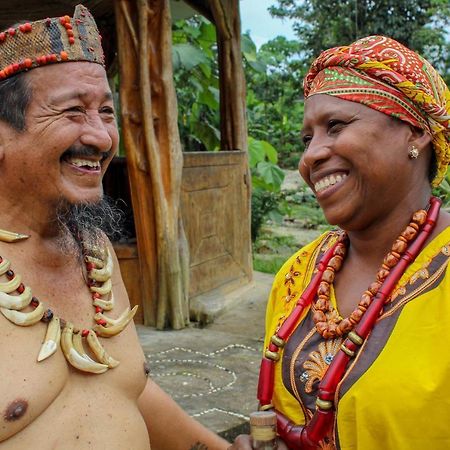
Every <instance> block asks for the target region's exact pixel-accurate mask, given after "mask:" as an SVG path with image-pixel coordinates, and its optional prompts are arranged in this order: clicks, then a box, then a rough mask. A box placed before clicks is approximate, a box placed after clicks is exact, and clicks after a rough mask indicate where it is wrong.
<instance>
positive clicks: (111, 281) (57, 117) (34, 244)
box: [0, 5, 226, 450]
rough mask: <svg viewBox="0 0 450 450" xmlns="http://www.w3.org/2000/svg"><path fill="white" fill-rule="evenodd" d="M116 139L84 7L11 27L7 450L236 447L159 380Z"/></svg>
mask: <svg viewBox="0 0 450 450" xmlns="http://www.w3.org/2000/svg"><path fill="white" fill-rule="evenodd" d="M117 148H118V131H117V124H116V118H115V111H114V104H113V101H112V95H111V91H110V89H109V86H108V82H107V78H106V72H105V69H104V58H103V51H102V47H101V44H100V35H99V33H98V30H97V27H96V24H95V22H94V19H93V18H92V16H91V15H90V13H89V11H88V10H87V9H86V8H84V7H83V6H81V5H79V6H77V7H76V8H75V12H74V15H73V17H70V16H63V17H57V18H48V19H44V20H40V21H36V22H32V23H29V22H26V23H21V24H18V25H15V26H12V27H11V28H9V29H8V30H6V31H4V32H1V33H0V174H1V183H0V206H1V211H2V214H1V219H0V228H1V230H0V255H1V257H0V312H1V315H0V361H1V364H0V378H1V380H2V381H1V383H0V411H1V416H0V422H1V426H0V446H1V447H2V449H5V450H7V449H30V448H35V449H50V448H58V449H64V450H68V449H75V448H77V449H79V448H83V449H84V448H94V449H100V448H108V449H124V448H131V449H133V450H138V449H139V450H141V449H142V450H144V449H149V448H150V442H149V441H150V440H151V442H152V448H153V449H158V448H159V449H168V448H170V449H188V448H216V449H223V448H226V443H225V441H223V440H222V439H220V438H219V437H217V436H216V435H214V434H213V433H212V432H210V431H208V430H206V429H205V428H203V427H202V426H201V425H200V424H198V423H197V422H195V421H194V420H193V419H191V418H189V417H188V416H187V415H186V414H185V413H184V412H183V411H182V410H181V409H180V408H179V407H178V406H177V405H176V404H175V403H174V402H173V401H172V400H171V399H170V398H169V397H168V396H167V395H166V394H164V393H163V392H162V391H161V390H160V389H159V388H158V387H157V386H156V385H155V384H154V383H152V382H151V381H149V380H148V377H147V371H146V370H145V364H144V361H145V359H144V355H143V353H142V350H141V347H140V345H139V341H138V338H137V335H136V330H135V328H134V325H133V323H132V318H133V316H134V314H135V311H136V309H135V308H133V309H132V310H130V308H129V302H128V297H127V294H126V291H125V287H124V284H123V281H122V279H121V277H120V272H119V270H118V264H117V259H116V256H115V254H114V251H113V249H112V247H111V244H110V243H109V241H108V238H107V237H106V234H108V233H114V232H117V227H116V225H115V219H116V216H117V213H116V212H115V210H114V208H113V207H111V206H109V205H108V204H107V203H106V202H105V201H104V199H103V193H102V185H101V180H102V176H103V174H104V173H105V170H106V169H107V167H108V165H109V163H110V161H111V159H112V158H113V156H114V154H115V152H116V151H117ZM173 426H175V427H176V430H177V432H171V430H170V429H171V427H173ZM149 438H150V439H149Z"/></svg>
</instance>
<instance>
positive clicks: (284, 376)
mask: <svg viewBox="0 0 450 450" xmlns="http://www.w3.org/2000/svg"><path fill="white" fill-rule="evenodd" d="M334 239H335V233H333V232H330V233H327V234H325V235H323V236H321V237H320V238H319V239H317V240H316V241H314V242H312V243H311V244H309V245H307V246H306V247H304V248H303V249H301V250H300V251H298V252H297V253H296V254H295V255H293V256H292V257H291V258H290V259H289V260H288V261H287V262H286V263H285V264H284V266H283V267H282V268H281V270H280V272H279V273H278V274H277V276H276V278H275V282H274V285H273V288H272V292H271V295H270V298H269V303H268V307H267V316H266V342H265V347H267V346H268V340H269V338H270V336H272V335H273V334H274V333H275V330H276V328H277V326H279V325H280V324H281V323H282V322H283V320H284V318H285V317H287V316H288V315H289V313H290V311H291V310H292V309H293V307H294V306H295V301H296V299H298V297H299V295H300V294H301V292H302V291H303V290H304V289H305V287H306V286H307V285H308V282H309V281H310V279H311V276H312V273H313V271H314V268H315V265H316V264H317V262H318V259H319V258H320V256H321V254H322V253H323V251H325V249H326V248H327V246H329V244H330V242H332V241H333V240H334ZM449 257H450V228H447V229H446V230H444V231H443V232H441V233H440V234H439V235H438V236H437V237H436V238H435V239H434V240H433V241H431V242H430V243H428V245H427V246H426V247H425V248H424V249H423V250H422V252H421V253H420V254H419V256H418V257H417V258H416V260H415V261H414V263H413V264H411V266H410V267H409V268H408V270H407V271H406V272H405V273H404V274H403V276H402V278H401V279H400V281H399V283H398V285H397V287H396V289H395V290H394V292H393V294H392V296H391V298H390V301H389V302H388V303H387V305H386V306H385V309H384V313H383V315H382V316H381V317H380V319H379V320H378V322H377V324H376V325H375V327H374V329H373V330H372V333H371V335H370V336H369V338H368V340H367V341H366V343H365V344H364V345H363V347H362V348H361V350H360V352H359V353H358V355H357V356H356V357H355V358H354V359H353V360H352V361H351V362H350V365H349V367H348V368H347V371H346V373H345V376H344V378H343V380H342V381H341V383H340V385H339V388H338V391H337V393H336V399H337V400H338V402H337V404H338V408H337V415H336V427H335V433H334V436H333V437H331V439H330V442H329V443H328V444H327V445H326V446H324V448H334V446H336V448H338V449H342V450H350V449H358V450H375V449H377V450H379V449H383V450H384V449H395V450H421V449H433V450H444V449H450V425H449V419H450V351H449V348H448V346H449V345H450V273H449V270H450V269H448V263H449ZM331 301H332V303H333V306H334V307H336V300H335V297H334V292H332V293H331ZM340 342H341V341H340V338H337V339H331V340H328V341H325V340H324V339H323V338H322V337H321V336H320V335H319V334H318V333H316V332H315V327H314V322H313V320H312V314H311V313H310V311H306V312H305V314H304V315H303V317H302V318H301V319H300V323H299V325H298V327H297V328H296V330H294V332H293V333H292V335H291V336H290V338H289V340H288V342H287V344H286V346H285V348H284V351H283V353H282V355H281V359H280V362H279V363H277V364H276V368H275V386H274V397H273V403H274V405H275V408H276V409H277V410H279V411H280V412H282V413H283V414H284V415H286V416H287V417H288V418H289V419H290V420H291V421H293V422H294V423H296V424H304V423H305V422H308V421H309V419H310V418H311V417H312V414H313V412H314V409H315V406H314V402H315V399H316V395H317V386H318V383H319V381H320V380H321V379H322V376H323V374H324V372H325V371H326V369H327V367H328V365H329V364H330V362H331V361H332V359H333V356H334V354H335V353H336V352H337V350H338V349H339V345H340Z"/></svg>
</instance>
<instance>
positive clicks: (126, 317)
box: [93, 305, 138, 337]
mask: <svg viewBox="0 0 450 450" xmlns="http://www.w3.org/2000/svg"><path fill="white" fill-rule="evenodd" d="M137 309H138V305H135V306H134V308H133V309H132V310H131V311H130V309H129V308H127V309H126V310H125V311H124V312H123V313H122V314H121V315H120V317H119V318H117V319H115V321H114V325H110V326H108V323H106V326H103V325H99V324H97V325H95V326H94V327H93V330H94V331H95V332H96V333H97V334H98V335H99V336H102V337H110V336H115V335H116V334H119V333H120V332H121V331H122V330H123V329H124V328H125V327H126V326H127V325H128V323H129V322H130V320H132V319H133V317H134V315H135V314H136V311H137Z"/></svg>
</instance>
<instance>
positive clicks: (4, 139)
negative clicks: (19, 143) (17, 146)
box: [0, 120, 17, 164]
mask: <svg viewBox="0 0 450 450" xmlns="http://www.w3.org/2000/svg"><path fill="white" fill-rule="evenodd" d="M16 137H17V132H16V131H15V130H14V129H13V128H12V127H11V125H9V124H7V123H5V122H4V121H3V120H0V164H1V163H2V162H3V160H4V159H5V155H6V148H7V147H8V146H11V143H13V142H14V141H15V138H16Z"/></svg>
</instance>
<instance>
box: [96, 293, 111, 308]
mask: <svg viewBox="0 0 450 450" xmlns="http://www.w3.org/2000/svg"><path fill="white" fill-rule="evenodd" d="M92 304H93V305H94V306H99V307H100V308H102V309H103V311H111V309H113V308H114V293H113V292H111V296H110V298H109V300H102V299H100V298H96V299H95V300H94V301H93V302H92Z"/></svg>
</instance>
